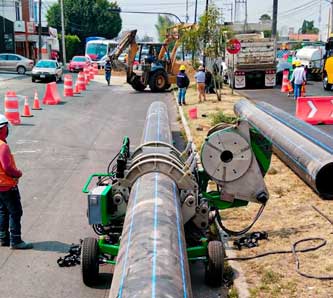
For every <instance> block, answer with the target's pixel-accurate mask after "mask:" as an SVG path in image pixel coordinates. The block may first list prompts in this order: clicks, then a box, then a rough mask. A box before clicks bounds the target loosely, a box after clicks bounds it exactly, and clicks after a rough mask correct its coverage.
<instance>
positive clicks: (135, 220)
mask: <svg viewBox="0 0 333 298" xmlns="http://www.w3.org/2000/svg"><path fill="white" fill-rule="evenodd" d="M152 141H159V142H165V143H168V144H171V142H172V138H171V132H170V126H169V120H168V112H167V107H166V106H165V104H163V103H161V102H154V103H153V104H152V105H151V106H150V108H149V111H148V113H147V118H146V124H145V129H144V133H143V137H142V142H143V143H147V142H152ZM109 297H110V298H145V297H149V298H150V297H152V298H155V297H156V298H164V297H165V298H167V297H174V298H178V297H183V298H185V297H186V298H191V297H192V290H191V281H190V275H189V265H188V260H187V254H186V243H185V237H184V228H183V221H182V214H181V206H180V199H179V192H178V189H177V186H176V184H175V182H174V181H173V180H172V179H171V178H169V177H168V176H166V175H164V174H161V173H149V174H145V175H143V176H141V177H140V178H138V179H137V180H136V182H135V183H134V185H133V187H132V190H131V193H130V196H129V201H128V205H127V212H126V217H125V222H124V228H123V232H122V236H121V242H120V249H119V253H118V257H117V264H116V266H115V270H114V275H113V279H112V285H111V290H110V295H109Z"/></svg>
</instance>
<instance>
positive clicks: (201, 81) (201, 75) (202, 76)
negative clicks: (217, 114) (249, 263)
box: [194, 65, 206, 102]
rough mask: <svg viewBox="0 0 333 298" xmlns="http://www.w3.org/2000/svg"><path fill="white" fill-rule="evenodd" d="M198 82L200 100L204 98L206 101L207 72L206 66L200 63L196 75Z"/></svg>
mask: <svg viewBox="0 0 333 298" xmlns="http://www.w3.org/2000/svg"><path fill="white" fill-rule="evenodd" d="M194 78H195V80H196V82H197V91H198V98H199V102H202V98H203V100H204V101H205V100H206V93H205V86H206V84H205V81H206V73H205V68H204V67H203V66H202V65H200V66H199V69H198V72H197V73H196V74H195V76H194Z"/></svg>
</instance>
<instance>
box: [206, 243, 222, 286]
mask: <svg viewBox="0 0 333 298" xmlns="http://www.w3.org/2000/svg"><path fill="white" fill-rule="evenodd" d="M223 267H224V247H223V243H222V242H221V241H210V242H209V243H208V260H207V264H206V272H205V281H206V284H207V285H209V286H212V287H219V286H221V284H222V276H223Z"/></svg>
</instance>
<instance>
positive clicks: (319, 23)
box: [318, 0, 322, 41]
mask: <svg viewBox="0 0 333 298" xmlns="http://www.w3.org/2000/svg"><path fill="white" fill-rule="evenodd" d="M321 2H322V1H321V0H320V1H319V17H318V27H319V41H321V38H322V34H321V32H322V30H321V6H322V3H321Z"/></svg>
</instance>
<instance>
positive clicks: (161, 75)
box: [149, 70, 168, 92]
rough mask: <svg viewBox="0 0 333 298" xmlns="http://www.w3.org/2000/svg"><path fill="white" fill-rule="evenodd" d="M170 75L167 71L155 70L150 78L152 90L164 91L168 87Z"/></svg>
mask: <svg viewBox="0 0 333 298" xmlns="http://www.w3.org/2000/svg"><path fill="white" fill-rule="evenodd" d="M167 86H168V77H167V75H166V73H165V71H160V70H158V71H156V72H154V73H153V74H152V75H151V77H150V79H149V87H150V90H151V91H152V92H162V91H164V90H166V89H167Z"/></svg>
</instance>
